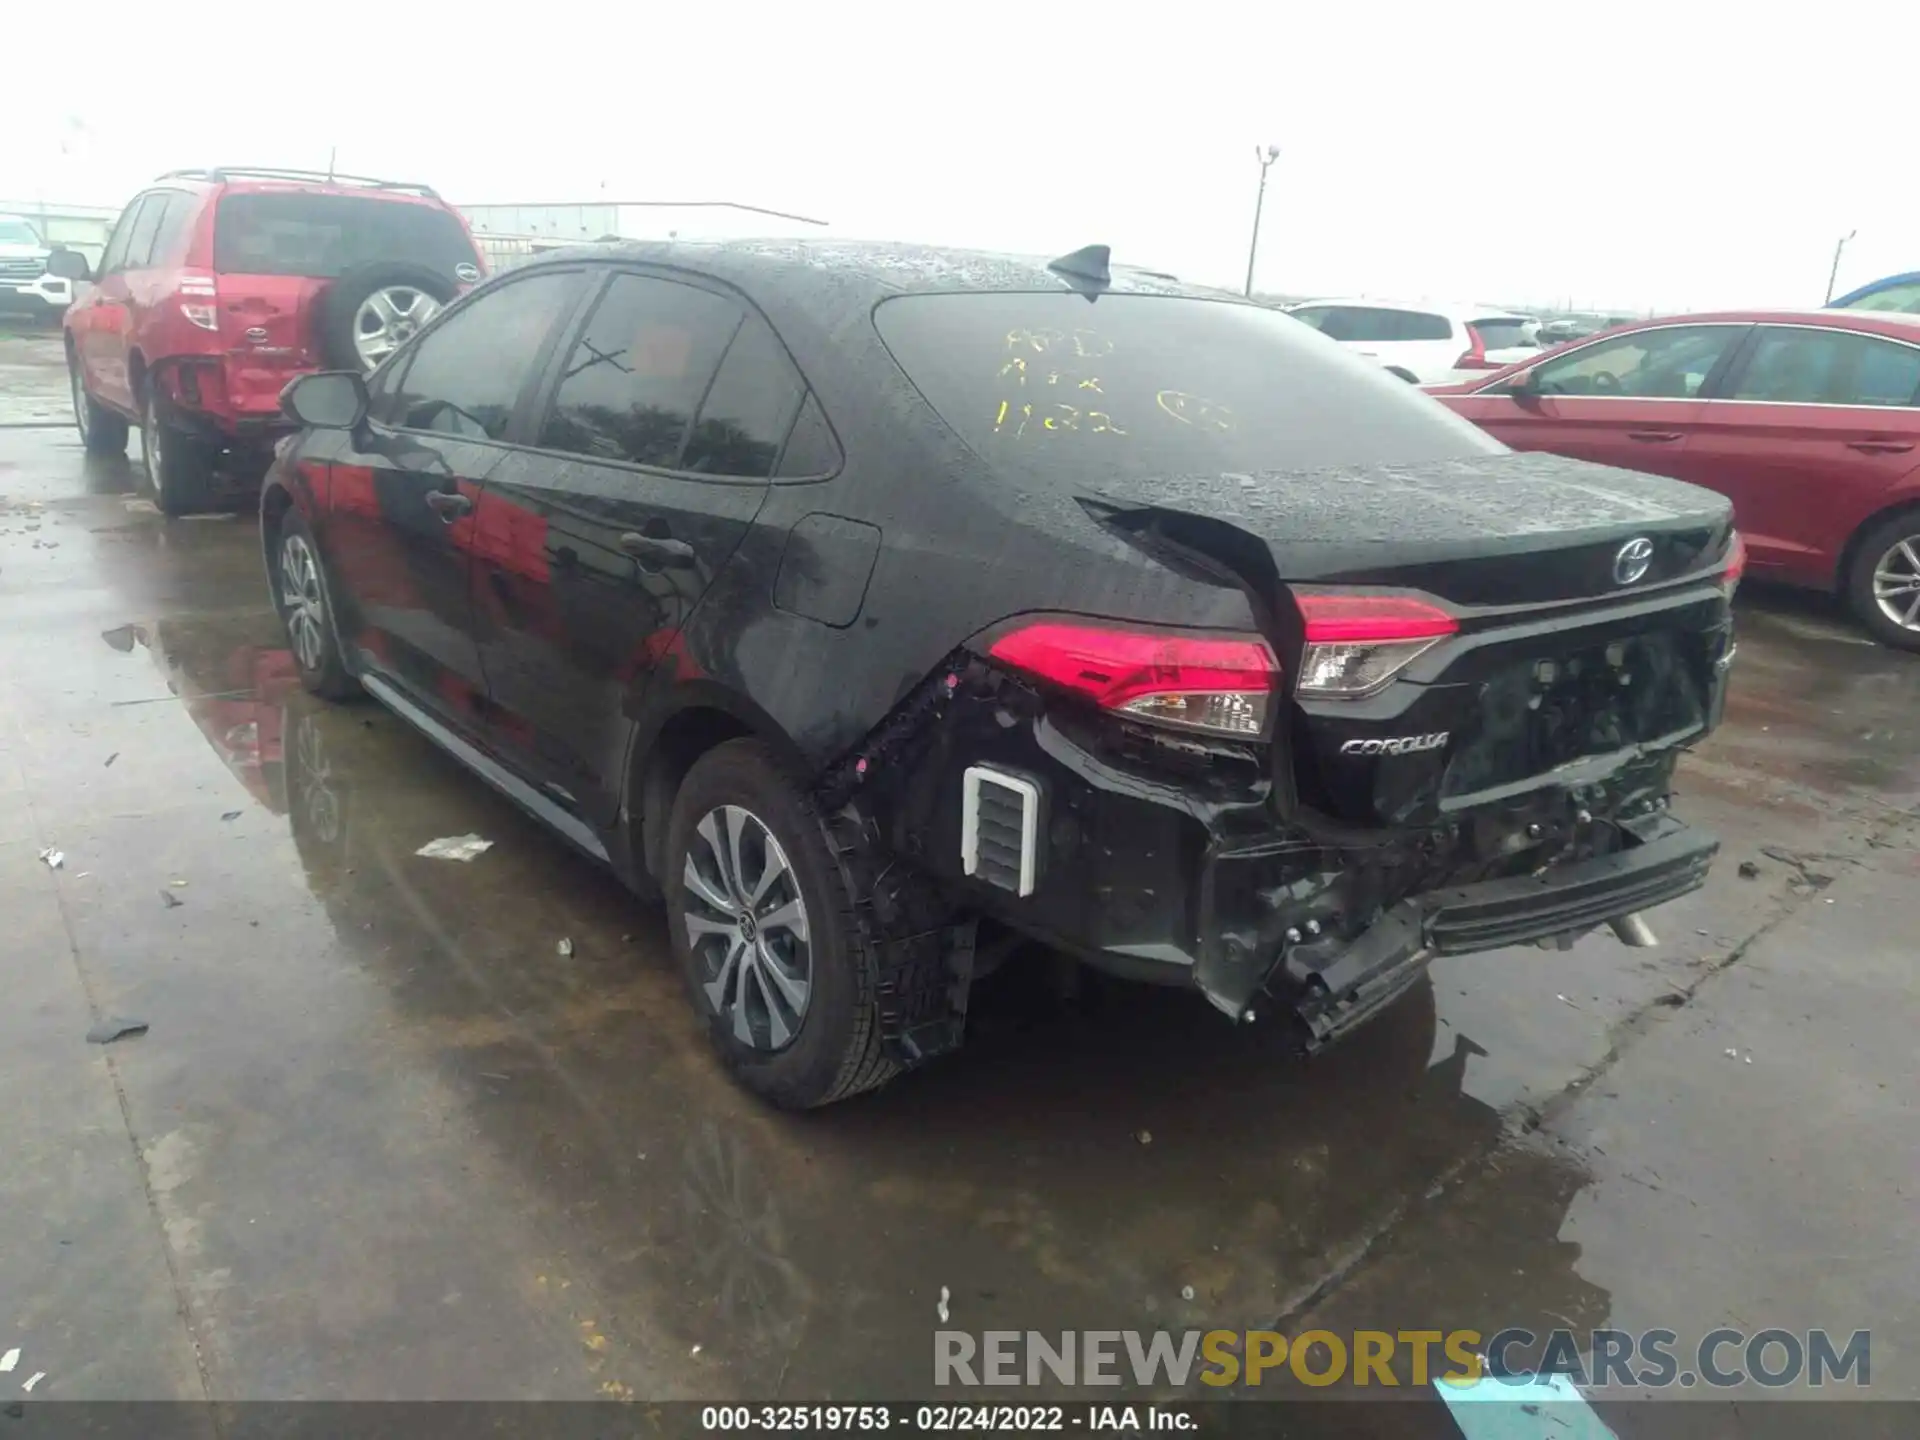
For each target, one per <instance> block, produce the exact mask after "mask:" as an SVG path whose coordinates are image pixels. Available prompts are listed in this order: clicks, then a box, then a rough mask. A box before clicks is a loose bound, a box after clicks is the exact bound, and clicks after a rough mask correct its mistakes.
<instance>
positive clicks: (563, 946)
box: [553, 937, 573, 959]
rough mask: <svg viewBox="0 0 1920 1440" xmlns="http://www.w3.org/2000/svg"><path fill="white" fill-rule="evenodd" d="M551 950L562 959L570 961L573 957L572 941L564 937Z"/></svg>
mask: <svg viewBox="0 0 1920 1440" xmlns="http://www.w3.org/2000/svg"><path fill="white" fill-rule="evenodd" d="M553 948H554V949H556V950H558V951H559V952H560V956H561V958H562V959H570V958H572V956H573V941H571V940H568V939H565V938H564V937H563V938H562V939H561V941H560V943H559V944H558V945H556V946H554V947H553Z"/></svg>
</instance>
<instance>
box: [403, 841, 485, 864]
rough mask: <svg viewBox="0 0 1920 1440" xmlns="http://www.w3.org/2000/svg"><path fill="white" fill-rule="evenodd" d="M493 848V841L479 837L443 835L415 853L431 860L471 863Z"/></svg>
mask: <svg viewBox="0 0 1920 1440" xmlns="http://www.w3.org/2000/svg"><path fill="white" fill-rule="evenodd" d="M492 848H493V841H491V840H482V839H481V838H480V837H479V836H478V835H442V836H441V837H440V838H439V839H438V840H429V841H428V842H427V843H426V844H424V845H422V846H421V847H420V848H419V849H418V850H416V851H414V852H413V853H414V854H416V855H424V856H426V857H427V859H429V860H461V861H471V860H472V859H473V857H474V856H476V855H484V854H485V853H486V852H487V851H489V850H491V849H492Z"/></svg>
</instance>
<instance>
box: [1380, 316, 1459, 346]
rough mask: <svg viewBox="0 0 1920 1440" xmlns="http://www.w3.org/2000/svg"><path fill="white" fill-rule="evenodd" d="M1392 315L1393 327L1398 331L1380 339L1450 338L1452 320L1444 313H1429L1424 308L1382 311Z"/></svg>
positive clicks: (1451, 335) (1451, 336)
mask: <svg viewBox="0 0 1920 1440" xmlns="http://www.w3.org/2000/svg"><path fill="white" fill-rule="evenodd" d="M1383 313H1387V314H1391V315H1392V316H1393V317H1394V328H1395V329H1396V330H1397V331H1398V333H1397V334H1395V335H1392V336H1382V337H1381V338H1382V339H1394V340H1451V339H1452V338H1453V322H1452V321H1451V320H1449V319H1447V317H1446V316H1444V315H1429V314H1428V313H1427V312H1426V311H1424V310H1396V311H1387V312H1383Z"/></svg>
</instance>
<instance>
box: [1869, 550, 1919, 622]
mask: <svg viewBox="0 0 1920 1440" xmlns="http://www.w3.org/2000/svg"><path fill="white" fill-rule="evenodd" d="M1873 600H1874V603H1875V604H1876V605H1878V606H1879V607H1880V613H1881V614H1883V615H1885V616H1886V617H1887V618H1888V619H1889V620H1891V621H1892V622H1893V623H1894V624H1896V625H1898V626H1899V627H1900V628H1901V629H1903V630H1914V631H1920V535H1908V536H1906V537H1905V538H1903V539H1900V540H1896V541H1894V543H1893V544H1892V545H1891V546H1889V547H1888V548H1887V551H1886V553H1885V554H1884V555H1882V556H1881V557H1880V562H1879V563H1878V564H1877V565H1875V566H1874V567H1873Z"/></svg>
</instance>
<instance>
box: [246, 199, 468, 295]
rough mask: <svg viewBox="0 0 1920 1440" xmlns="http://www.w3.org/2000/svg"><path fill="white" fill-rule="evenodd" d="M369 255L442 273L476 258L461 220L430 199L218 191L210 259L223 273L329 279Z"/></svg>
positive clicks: (366, 260) (362, 262)
mask: <svg viewBox="0 0 1920 1440" xmlns="http://www.w3.org/2000/svg"><path fill="white" fill-rule="evenodd" d="M376 260H404V261H408V262H410V263H412V264H415V265H424V266H426V267H427V268H428V269H430V270H437V271H439V272H440V273H441V274H442V275H447V276H452V275H454V274H455V273H456V271H457V267H459V266H461V265H477V264H478V263H479V257H478V256H476V255H475V254H474V252H473V242H472V241H470V240H469V239H467V232H466V231H465V230H463V229H462V228H461V226H460V222H459V221H458V220H456V219H455V218H454V217H453V216H452V215H451V214H450V213H449V212H447V211H445V210H442V209H439V208H438V207H437V206H433V205H420V204H415V203H414V202H412V201H409V200H379V199H375V198H373V197H371V196H366V195H313V194H303V193H284V194H283V193H265V194H246V193H242V194H237V195H236V194H227V195H222V196H221V197H220V208H219V210H218V211H216V212H215V216H214V222H213V267H214V269H216V270H219V271H221V272H223V273H225V274H229V275H303V276H309V277H312V278H313V279H316V280H332V279H334V278H336V277H337V276H339V275H341V274H344V273H345V272H346V271H348V270H350V269H352V268H353V267H354V266H356V265H365V264H369V263H371V262H373V261H376Z"/></svg>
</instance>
